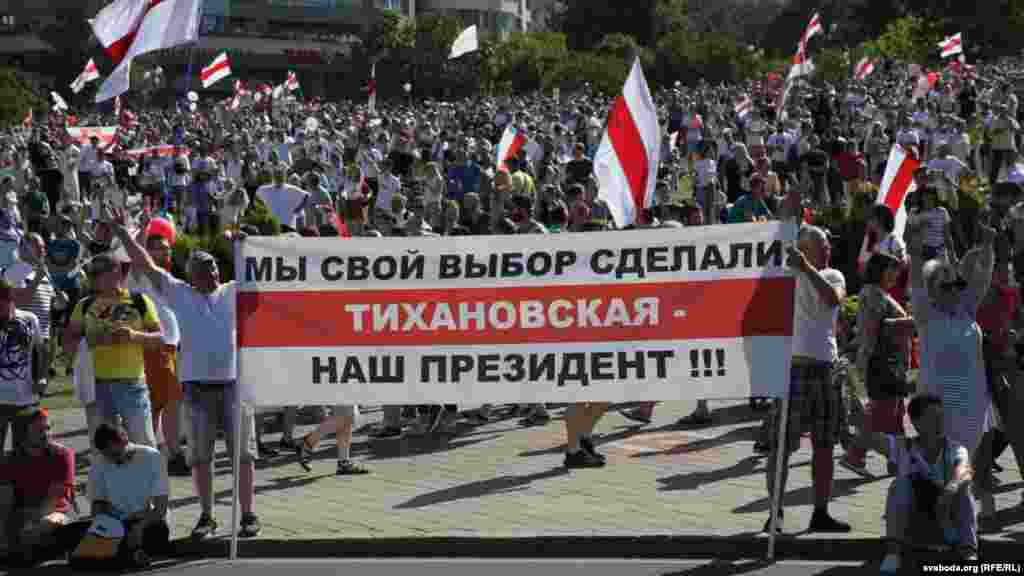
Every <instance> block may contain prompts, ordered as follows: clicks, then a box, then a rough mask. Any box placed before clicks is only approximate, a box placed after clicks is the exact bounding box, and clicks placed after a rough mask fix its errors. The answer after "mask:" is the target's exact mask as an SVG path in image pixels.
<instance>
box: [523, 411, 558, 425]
mask: <svg viewBox="0 0 1024 576" xmlns="http://www.w3.org/2000/svg"><path fill="white" fill-rule="evenodd" d="M550 421H551V415H550V414H548V412H547V410H534V411H533V412H531V413H530V414H529V415H528V416H527V417H526V418H523V419H522V420H520V421H519V424H520V425H521V426H543V425H545V424H547V423H548V422H550Z"/></svg>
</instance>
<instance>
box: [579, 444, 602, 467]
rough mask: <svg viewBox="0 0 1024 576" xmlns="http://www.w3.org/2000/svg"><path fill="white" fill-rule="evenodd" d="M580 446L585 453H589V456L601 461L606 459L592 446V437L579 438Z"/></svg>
mask: <svg viewBox="0 0 1024 576" xmlns="http://www.w3.org/2000/svg"><path fill="white" fill-rule="evenodd" d="M580 448H581V449H583V451H584V452H586V453H587V454H590V455H591V456H593V457H594V458H597V459H598V460H600V461H602V462H604V461H605V460H606V458H605V457H604V455H603V454H599V453H598V451H597V449H596V448H594V440H593V439H592V438H580Z"/></svg>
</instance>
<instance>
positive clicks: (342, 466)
mask: <svg viewBox="0 0 1024 576" xmlns="http://www.w3.org/2000/svg"><path fill="white" fill-rule="evenodd" d="M369 473H370V470H369V469H368V468H364V467H363V466H360V465H359V464H356V463H354V462H352V461H351V460H341V461H339V462H338V471H337V472H336V473H335V474H336V475H337V476H362V475H363V474H369Z"/></svg>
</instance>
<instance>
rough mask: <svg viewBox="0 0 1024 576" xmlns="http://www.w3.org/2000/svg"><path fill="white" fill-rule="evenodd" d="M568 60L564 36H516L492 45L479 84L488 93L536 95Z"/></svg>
mask: <svg viewBox="0 0 1024 576" xmlns="http://www.w3.org/2000/svg"><path fill="white" fill-rule="evenodd" d="M568 59H569V48H568V46H567V44H566V36H565V34H561V33H558V32H515V33H512V34H510V35H509V38H508V40H507V41H505V42H502V43H501V44H497V45H494V47H493V50H491V53H490V54H489V57H488V59H487V61H486V62H485V63H484V66H483V67H482V71H481V74H482V79H481V82H482V84H483V85H484V86H485V87H487V89H489V90H490V91H491V92H498V93H508V92H512V91H515V92H532V91H536V90H539V89H541V87H542V86H543V82H544V78H546V77H547V75H548V74H549V73H550V72H551V70H553V69H554V68H555V67H556V66H559V65H562V64H564V63H565V62H566V61H567V60H568ZM620 88H621V87H620Z"/></svg>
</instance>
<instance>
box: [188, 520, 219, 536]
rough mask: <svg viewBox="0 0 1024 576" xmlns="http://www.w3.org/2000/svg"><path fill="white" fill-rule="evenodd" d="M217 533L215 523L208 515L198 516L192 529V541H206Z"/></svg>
mask: <svg viewBox="0 0 1024 576" xmlns="http://www.w3.org/2000/svg"><path fill="white" fill-rule="evenodd" d="M216 533H217V521H216V520H214V519H213V516H211V515H209V514H202V515H200V516H199V521H198V522H196V527H195V528H193V529H192V539H193V540H206V539H207V538H209V537H210V536H213V535H214V534H216Z"/></svg>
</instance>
